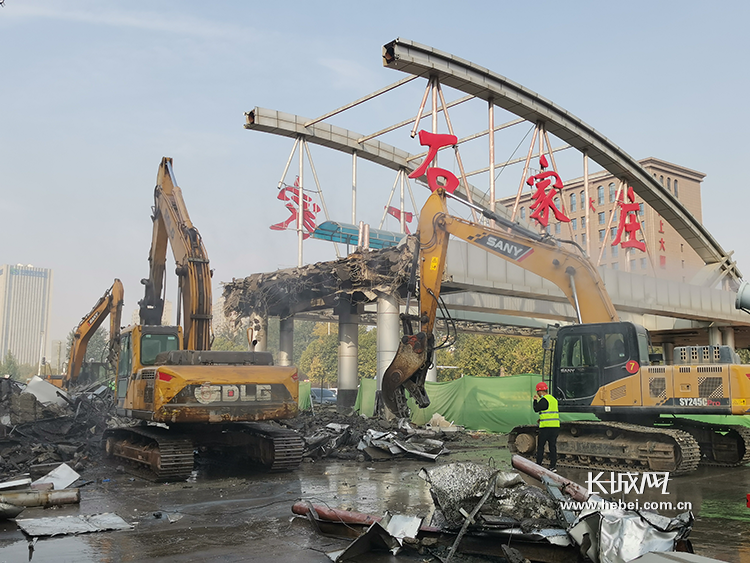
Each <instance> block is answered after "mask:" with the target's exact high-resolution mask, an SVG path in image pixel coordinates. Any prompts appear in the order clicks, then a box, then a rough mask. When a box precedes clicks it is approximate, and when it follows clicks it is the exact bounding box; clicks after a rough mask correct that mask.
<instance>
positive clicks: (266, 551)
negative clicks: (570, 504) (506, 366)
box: [0, 432, 750, 563]
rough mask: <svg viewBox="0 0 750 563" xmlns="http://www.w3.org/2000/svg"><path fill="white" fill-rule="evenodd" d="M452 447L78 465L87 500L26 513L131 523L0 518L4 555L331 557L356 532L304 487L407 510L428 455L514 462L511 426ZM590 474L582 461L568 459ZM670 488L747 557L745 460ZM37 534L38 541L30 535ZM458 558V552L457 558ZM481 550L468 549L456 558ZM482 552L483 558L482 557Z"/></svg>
mask: <svg viewBox="0 0 750 563" xmlns="http://www.w3.org/2000/svg"><path fill="white" fill-rule="evenodd" d="M446 446H447V447H448V448H449V449H450V453H445V454H443V455H441V456H440V457H439V458H438V459H437V460H436V461H434V462H432V461H425V460H418V459H414V458H411V459H396V460H391V461H358V460H357V458H356V456H351V455H345V456H344V457H345V458H346V457H348V458H349V459H332V458H325V459H320V460H316V461H307V462H304V463H303V464H302V465H301V466H300V468H299V469H298V470H297V471H295V472H293V473H285V474H242V471H241V470H231V471H230V470H227V469H226V468H219V467H215V466H210V465H209V466H204V467H201V468H200V469H199V470H198V471H197V472H196V473H195V475H194V477H193V478H191V479H190V480H189V481H188V482H184V483H167V484H155V483H151V482H148V481H144V480H142V479H139V478H135V477H133V476H131V475H129V474H127V473H124V472H121V471H118V470H117V468H116V467H115V466H112V465H103V464H91V465H90V466H89V467H87V468H86V469H85V470H84V471H83V472H82V477H83V478H84V479H86V480H89V481H90V483H89V484H87V485H85V486H84V487H82V488H81V503H80V505H67V506H61V507H55V508H49V509H42V508H28V509H26V511H24V513H23V514H22V515H21V516H20V517H19V518H21V517H22V518H37V517H49V516H66V515H78V514H94V513H102V512H114V513H116V514H117V515H119V516H121V517H122V518H123V519H124V520H126V521H127V522H129V523H131V524H133V529H132V530H129V531H121V532H98V533H91V534H84V535H79V536H63V537H54V538H49V539H39V540H38V541H36V542H35V543H33V544H30V542H29V539H28V538H27V537H26V536H25V535H24V534H23V532H21V531H20V530H19V529H18V528H17V526H16V524H15V523H14V522H13V521H7V522H5V523H0V562H5V561H7V562H14V563H15V562H19V561H34V562H35V563H47V562H68V561H69V562H75V563H89V562H91V563H93V562H100V561H103V562H111V563H115V562H120V561H122V562H131V561H132V562H136V561H137V562H151V561H160V562H180V563H183V562H193V561H195V562H198V561H217V562H235V561H237V562H239V561H257V562H259V563H282V562H283V563H295V562H305V563H308V562H309V563H315V562H321V563H322V562H326V561H330V559H329V558H328V556H327V555H326V553H327V552H330V551H335V550H339V549H343V548H344V547H346V546H347V545H348V543H349V541H346V540H337V539H330V538H326V537H322V536H319V535H317V534H316V533H314V532H313V531H312V529H311V527H310V524H309V523H308V522H307V520H305V519H303V518H301V517H294V515H293V514H292V512H291V507H292V505H293V504H294V503H295V502H296V501H298V500H301V499H305V500H309V501H311V502H312V503H314V504H321V505H326V506H330V507H332V508H340V509H350V510H355V511H358V512H364V513H369V514H373V515H377V516H382V515H383V514H384V513H385V511H390V512H392V513H396V514H404V515H409V516H424V517H427V516H429V515H430V513H431V511H432V509H433V503H432V499H431V497H430V493H429V488H428V486H427V484H426V483H425V482H424V481H423V480H422V479H421V478H419V477H418V472H419V470H420V469H421V468H422V467H431V466H433V465H439V464H445V463H451V462H455V461H477V462H481V463H490V464H493V465H495V466H496V467H509V463H510V456H509V453H508V450H507V449H506V447H505V437H504V436H502V435H490V434H485V433H469V432H466V433H461V434H460V435H458V436H457V437H456V439H454V440H451V441H448V442H446ZM561 472H562V473H563V474H564V475H565V476H567V477H569V478H571V479H573V480H576V481H577V482H579V483H582V484H583V483H585V480H586V474H585V472H583V471H579V470H576V471H565V470H562V471H561ZM669 490H670V493H671V495H672V500H675V501H690V502H692V503H693V512H694V513H695V514H696V515H697V520H696V524H695V527H694V530H693V534H692V535H691V538H692V540H693V544H694V547H695V549H696V551H697V552H698V553H699V554H702V555H706V556H709V557H715V558H718V559H721V560H724V561H729V562H731V563H750V547H748V546H746V545H745V544H746V542H743V534H745V535H746V533H747V530H748V529H749V528H748V522H750V509H748V508H746V507H745V495H746V494H747V493H750V468H749V467H743V468H735V469H719V468H701V469H700V470H699V471H698V472H697V473H695V474H694V475H691V476H689V477H681V478H677V479H674V480H673V481H672V482H670V486H669ZM30 545H31V547H30ZM359 560H360V561H368V562H374V563H380V562H395V561H422V562H426V561H435V562H437V561H438V559H436V558H434V557H432V556H431V555H430V554H429V553H426V554H422V555H419V554H416V553H414V552H411V553H410V552H404V554H403V555H399V556H398V557H392V556H387V555H375V554H368V555H366V556H362V557H361V558H360V559H359ZM459 560H460V559H459ZM469 560H473V561H477V560H478V559H476V558H464V559H463V560H460V561H464V562H465V561H469ZM481 560H482V561H487V559H481Z"/></svg>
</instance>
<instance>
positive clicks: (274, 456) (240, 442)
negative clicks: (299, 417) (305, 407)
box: [194, 422, 305, 473]
mask: <svg viewBox="0 0 750 563" xmlns="http://www.w3.org/2000/svg"><path fill="white" fill-rule="evenodd" d="M194 438H195V440H196V443H197V445H198V448H199V451H201V452H203V453H204V454H205V455H207V456H208V457H209V458H210V457H213V456H218V457H221V458H227V459H234V460H236V462H237V463H240V464H245V463H248V462H249V463H250V465H252V466H255V467H256V468H258V469H260V470H262V471H265V472H269V473H279V472H282V471H294V470H295V469H297V468H298V467H299V464H300V462H301V461H302V454H303V453H304V449H305V442H304V440H303V439H302V436H300V435H299V434H298V433H297V432H295V431H294V430H289V429H288V428H283V427H279V426H274V425H271V424H267V423H263V422H234V423H230V424H224V425H222V426H221V427H219V428H214V429H211V430H209V431H206V430H204V431H203V432H196V433H195V434H194Z"/></svg>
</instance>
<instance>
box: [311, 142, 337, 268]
mask: <svg viewBox="0 0 750 563" xmlns="http://www.w3.org/2000/svg"><path fill="white" fill-rule="evenodd" d="M303 143H304V146H305V152H306V153H307V161H308V162H309V163H310V170H312V175H313V180H314V181H315V187H316V188H317V189H318V194H319V195H320V203H321V204H322V205H323V213H324V214H325V216H326V221H330V220H331V218H330V217H329V215H328V206H327V205H326V200H325V197H323V188H322V186H321V185H320V182H319V181H318V172H317V171H316V170H315V164H314V163H313V159H312V154H310V143H308V142H307V141H305V140H303ZM333 249H334V251H335V252H336V258H341V254H340V253H339V244H338V243H337V242H334V243H333Z"/></svg>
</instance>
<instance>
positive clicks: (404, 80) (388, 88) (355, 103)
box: [305, 75, 418, 127]
mask: <svg viewBox="0 0 750 563" xmlns="http://www.w3.org/2000/svg"><path fill="white" fill-rule="evenodd" d="M415 78H418V76H416V75H415V76H408V77H406V78H402V79H401V80H399V81H398V82H394V83H393V84H391V85H390V86H386V87H384V88H381V89H380V90H376V91H375V92H373V93H372V94H368V95H367V96H364V97H362V98H359V99H358V100H354V101H353V102H351V103H349V104H346V105H345V106H341V107H340V108H338V109H335V110H333V111H331V112H328V113H326V114H325V115H321V116H320V117H316V118H315V119H312V120H310V121H308V122H307V123H305V127H310V125H315V124H316V123H318V122H319V121H323V120H324V119H328V118H329V117H333V116H334V115H337V114H339V113H341V112H342V111H346V110H348V109H351V108H353V107H355V106H358V105H359V104H361V103H363V102H366V101H368V100H372V99H373V98H375V97H377V96H380V95H381V94H385V93H386V92H390V91H391V90H393V89H395V88H398V87H399V86H401V85H403V84H406V83H407V82H411V81H412V80H414V79H415Z"/></svg>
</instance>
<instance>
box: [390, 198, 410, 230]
mask: <svg viewBox="0 0 750 563" xmlns="http://www.w3.org/2000/svg"><path fill="white" fill-rule="evenodd" d="M388 215H391V216H392V217H395V218H396V220H398V221H399V222H400V221H401V210H400V209H398V208H396V207H393V206H392V205H389V206H388ZM412 219H414V214H413V213H412V212H411V211H404V229H406V234H407V235H410V234H411V233H410V232H409V226H408V225H407V224H406V223H411V221H412Z"/></svg>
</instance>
